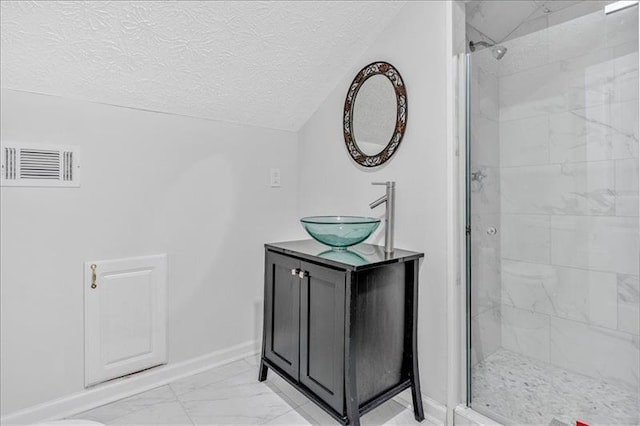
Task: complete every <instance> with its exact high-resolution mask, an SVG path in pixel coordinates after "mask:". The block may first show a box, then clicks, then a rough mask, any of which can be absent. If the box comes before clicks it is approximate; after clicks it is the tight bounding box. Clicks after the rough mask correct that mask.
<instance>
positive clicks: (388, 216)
mask: <svg viewBox="0 0 640 426" xmlns="http://www.w3.org/2000/svg"><path fill="white" fill-rule="evenodd" d="M373 185H384V186H385V187H386V189H387V190H386V193H385V194H384V195H383V196H382V197H380V198H378V199H377V200H375V201H374V202H373V203H371V204H369V207H371V208H372V209H373V208H375V207H377V206H379V205H380V204H382V203H386V209H385V212H384V251H385V253H387V254H391V253H393V233H394V223H393V222H394V219H395V201H396V183H395V182H392V181H387V182H373Z"/></svg>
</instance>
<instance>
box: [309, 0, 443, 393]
mask: <svg viewBox="0 0 640 426" xmlns="http://www.w3.org/2000/svg"><path fill="white" fill-rule="evenodd" d="M445 8H446V4H445V2H415V3H412V2H410V3H408V4H407V5H405V6H404V7H403V9H402V10H401V11H400V12H399V14H398V16H397V17H396V19H395V20H394V21H392V23H391V25H390V26H389V27H388V28H387V30H386V31H384V32H383V34H382V36H381V37H379V38H378V39H377V40H376V41H375V42H374V43H373V45H372V47H371V48H370V49H369V50H367V52H366V53H365V54H364V55H363V56H362V57H360V59H359V60H358V61H357V66H354V67H353V68H352V69H351V70H350V72H349V73H348V74H347V75H345V77H344V79H343V80H342V82H341V83H340V84H339V85H338V86H337V87H336V88H335V90H334V91H333V92H332V93H331V94H330V95H329V96H328V97H327V99H326V101H325V102H324V103H323V104H322V106H321V107H320V109H319V110H318V111H317V112H316V113H315V114H314V115H313V116H312V117H311V119H310V120H309V121H308V122H307V124H306V125H305V126H304V127H303V128H302V129H301V131H300V133H299V139H300V141H299V142H300V147H299V162H300V171H299V173H300V174H299V175H300V181H299V203H300V204H299V207H300V208H299V210H300V214H301V215H312V214H358V215H381V214H382V213H383V207H379V208H378V209H376V210H375V211H371V210H369V207H368V204H369V202H371V201H373V200H374V199H376V198H377V197H379V196H380V195H382V194H383V189H382V187H373V186H371V182H373V181H385V180H394V181H396V182H397V200H396V214H397V218H396V241H395V242H396V247H398V248H405V249H411V250H416V251H423V252H425V255H426V256H425V260H424V262H423V264H422V266H421V268H420V274H421V275H420V302H419V303H420V312H419V315H420V318H419V334H420V337H419V354H420V369H421V379H422V392H423V394H425V395H427V396H429V397H432V398H434V399H436V400H437V401H439V402H441V403H444V402H445V401H446V386H447V383H446V381H447V353H446V348H447V337H446V306H447V298H446V291H447V290H446V289H447V265H446V263H447V235H446V230H447V193H446V191H447V185H446V182H447V180H446V178H447V175H446V173H447V170H446V161H447V155H446V152H447V140H446V135H447V134H446V116H445V115H446V104H447V99H446V90H445V89H446V62H445V61H446V56H445V54H446V52H445V48H446V43H445V40H446V34H445V22H446V20H445V18H446V17H445ZM375 60H385V61H388V62H390V63H391V64H393V65H394V66H395V67H396V68H397V69H398V71H399V72H400V74H401V75H402V77H403V79H404V82H405V84H406V86H407V98H408V121H407V130H406V133H405V136H404V139H403V141H402V143H401V145H400V147H399V149H398V151H397V152H396V154H395V156H394V157H393V158H392V159H391V161H390V162H389V163H387V164H386V165H384V166H382V167H380V168H377V169H374V170H367V169H364V168H361V167H359V166H357V165H356V164H355V163H354V162H353V161H352V160H351V158H350V157H349V154H348V152H347V150H346V148H345V144H344V138H343V135H342V126H341V123H342V109H343V105H344V97H345V95H346V93H347V89H348V86H349V84H350V83H351V80H352V79H353V77H354V76H355V74H356V73H357V72H358V71H359V70H360V68H361V67H363V66H364V65H366V64H368V63H370V62H373V61H375ZM382 238H383V233H381V232H378V234H377V237H376V239H375V241H376V242H378V243H380V244H382V242H383V240H382Z"/></svg>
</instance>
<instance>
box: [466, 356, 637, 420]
mask: <svg viewBox="0 0 640 426" xmlns="http://www.w3.org/2000/svg"><path fill="white" fill-rule="evenodd" d="M472 383H473V384H472V386H473V395H472V401H473V402H472V408H474V409H476V410H478V411H481V412H483V413H484V414H485V415H490V414H491V413H493V414H497V416H496V417H498V416H499V417H502V418H504V419H505V420H507V421H508V424H536V425H548V424H549V423H550V422H551V421H552V420H553V419H557V420H559V421H561V422H564V423H567V424H569V425H575V424H576V420H580V421H583V422H585V423H587V424H589V425H590V426H593V425H603V424H606V425H638V424H640V400H639V396H638V392H637V391H634V390H633V389H631V388H630V387H627V386H625V385H616V384H612V383H604V382H602V381H600V380H596V379H593V378H591V377H588V376H584V375H582V374H578V373H573V372H570V371H567V370H565V369H562V368H559V367H555V366H553V365H550V364H547V363H545V362H541V361H538V360H535V359H532V358H529V357H526V356H523V355H520V354H517V353H515V352H511V351H509V350H506V349H499V350H498V351H497V352H495V353H494V354H492V355H490V356H489V357H487V359H485V360H484V361H482V362H480V363H478V364H477V365H476V366H475V367H473V375H472Z"/></svg>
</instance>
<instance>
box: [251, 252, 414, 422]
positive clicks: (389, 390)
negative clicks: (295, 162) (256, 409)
mask: <svg viewBox="0 0 640 426" xmlns="http://www.w3.org/2000/svg"><path fill="white" fill-rule="evenodd" d="M423 256H424V254H423V253H416V252H411V251H406V250H399V249H396V250H395V251H394V253H393V254H391V255H386V254H385V253H384V249H383V247H380V246H374V245H370V244H359V245H357V246H353V247H351V248H350V249H349V250H346V251H333V250H329V249H328V247H325V246H323V245H321V244H319V243H317V242H315V241H313V240H304V241H290V242H283V243H272V244H265V287H264V291H265V294H264V329H263V339H262V357H261V361H260V371H259V380H260V381H264V380H265V379H266V378H267V371H268V369H271V370H273V371H275V372H276V373H277V374H279V375H280V376H282V378H284V379H285V380H286V381H288V382H289V383H290V384H292V385H293V386H294V387H296V388H297V389H298V390H299V391H300V392H302V393H303V394H305V395H306V396H307V397H308V398H309V399H311V400H312V401H314V402H315V403H316V404H317V405H319V406H320V407H321V408H322V409H324V410H325V411H326V412H327V413H329V414H330V415H331V416H332V417H334V418H335V419H336V420H337V421H338V422H340V423H342V424H345V425H347V424H349V425H359V424H360V416H362V415H363V414H365V413H367V412H368V411H370V410H372V409H374V408H375V407H377V406H378V405H380V404H382V403H384V402H385V401H387V400H389V399H390V398H392V397H394V396H395V395H397V394H398V393H400V392H402V391H403V390H405V389H408V388H411V393H412V397H413V407H414V414H415V418H416V420H418V421H422V420H423V419H424V413H423V408H422V400H421V398H420V378H419V374H418V356H417V355H418V354H417V315H418V266H419V261H420V258H422V257H423Z"/></svg>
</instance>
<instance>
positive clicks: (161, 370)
mask: <svg viewBox="0 0 640 426" xmlns="http://www.w3.org/2000/svg"><path fill="white" fill-rule="evenodd" d="M259 348H260V342H259V341H258V340H252V341H249V342H245V343H242V344H239V345H236V346H232V347H230V348H226V349H222V350H219V351H215V352H211V353H209V354H206V355H203V356H199V357H197V358H192V359H188V360H186V361H180V362H176V363H173V364H167V365H162V366H159V367H155V368H152V369H150V370H146V371H143V372H141V373H138V374H134V375H131V376H127V377H123V378H121V379H116V380H111V381H109V382H106V383H103V384H99V385H97V386H94V387H91V388H88V389H85V390H83V391H81V392H77V393H74V394H71V395H68V396H64V397H62V398H58V399H55V400H52V401H48V402H45V403H42V404H38V405H35V406H33V407H29V408H26V409H24V410H20V411H17V412H14V413H11V414H8V415H6V416H4V417H2V418H0V424H2V425H22V424H31V423H36V422H42V421H46V420H52V419H60V418H64V417H68V416H72V415H74V414H78V413H81V412H83V411H86V410H90V409H92V408H95V407H99V406H101V405H104V404H108V403H110V402H114V401H117V400H119V399H122V398H127V397H129V396H132V395H135V394H138V393H140V392H144V391H147V390H149V389H153V388H156V387H158V386H162V385H165V384H167V383H169V382H172V381H174V380H178V379H181V378H183V377H186V376H190V375H192V374H196V373H200V372H202V371H205V370H208V369H210V368H214V367H218V366H220V365H223V364H227V363H229V362H233V361H236V360H238V359H242V358H245V357H248V356H251V355H254V354H256V353H258V352H259ZM256 374H257V373H256ZM256 377H257V376H256Z"/></svg>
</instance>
